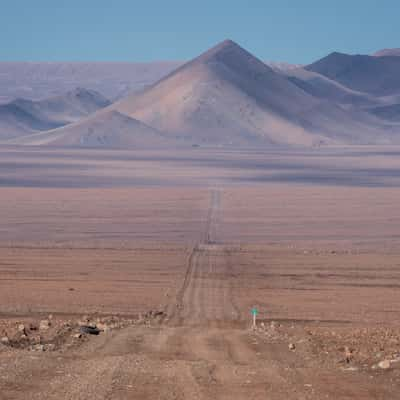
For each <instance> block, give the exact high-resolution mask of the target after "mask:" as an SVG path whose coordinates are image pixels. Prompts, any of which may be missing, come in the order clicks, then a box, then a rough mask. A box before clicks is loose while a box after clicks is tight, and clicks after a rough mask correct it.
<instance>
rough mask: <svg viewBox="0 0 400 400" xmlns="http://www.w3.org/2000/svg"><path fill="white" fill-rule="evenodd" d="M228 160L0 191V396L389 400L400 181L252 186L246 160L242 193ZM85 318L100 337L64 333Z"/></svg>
mask: <svg viewBox="0 0 400 400" xmlns="http://www.w3.org/2000/svg"><path fill="white" fill-rule="evenodd" d="M78 153H79V152H78ZM90 154H91V155H92V156H93V154H96V153H90ZM97 154H98V153H97ZM374 154H375V153H374ZM29 156H30V157H32V158H33V159H35V157H37V155H35V154H34V152H32V153H31V154H30V155H29ZM56 156H57V154H55V153H48V154H47V155H46V154H45V155H43V154H41V155H40V157H41V159H42V160H44V161H43V162H44V163H46V161H45V160H46V157H47V159H49V158H50V157H56ZM69 156H70V157H77V158H79V157H78V155H77V153H75V152H74V151H71V152H70V153H69ZM119 156H121V154H119ZM62 157H66V155H65V154H64V156H61V158H62ZM111 157H114V155H111ZM258 157H259V158H262V157H261V156H260V155H259V156H258ZM276 157H277V158H278V156H277V155H276ZM287 157H289V155H287ZM298 157H299V156H298ZM357 157H358V156H356V155H354V154H352V155H349V156H348V157H347V158H346V160H347V162H348V163H349V164H350V162H353V161H349V160H354V159H357ZM375 157H377V158H379V160H380V162H381V157H382V156H380V155H376V154H375V155H372V154H371V155H370V157H368V159H367V158H366V157H362V159H363V160H367V161H365V162H367V163H368V164H372V165H373V163H374V161H371V159H374V158H375ZM178 158H179V157H178ZM200 158H201V157H200ZM210 158H214V164H213V165H214V166H211V162H210V161H209V159H210ZM234 158H235V157H234V155H232V154H230V155H225V156H221V154H219V155H216V154H213V155H211V156H209V158H208V159H207V161H204V167H202V166H199V165H196V166H193V165H192V164H191V163H190V162H187V168H186V170H185V174H186V176H192V178H191V182H192V183H193V184H192V185H187V184H183V183H184V180H180V179H181V178H180V177H179V176H178V177H175V178H174V179H175V184H173V185H171V182H170V181H168V184H167V183H159V184H153V185H152V186H148V185H147V186H142V185H133V184H132V183H130V184H127V183H126V184H125V187H107V188H102V187H98V185H94V187H91V188H87V189H82V188H79V187H76V186H77V185H74V187H70V188H65V187H64V188H54V187H41V185H38V184H37V183H36V184H35V185H33V186H32V185H31V186H30V187H23V185H21V184H20V183H19V184H18V185H15V186H17V187H9V186H8V187H5V186H3V187H1V188H0V193H1V196H0V205H1V207H0V210H1V211H0V213H1V221H2V224H1V234H0V247H1V248H0V312H1V318H0V336H2V337H4V336H5V335H6V336H7V337H8V338H9V342H8V343H2V344H0V398H1V399H2V400H3V399H26V398H31V399H56V398H57V399H60V398H62V399H87V398H94V399H244V398H246V399H248V398H252V399H265V398H268V399H318V400H319V399H325V398H335V399H396V398H397V393H398V391H399V388H400V349H399V347H400V331H399V329H398V322H399V320H400V309H399V308H398V304H399V301H400V292H399V290H398V289H399V285H400V269H399V268H400V261H399V260H400V254H399V252H398V247H397V234H398V232H397V231H396V222H397V219H398V214H397V208H398V207H397V199H398V196H397V194H398V190H399V189H398V187H397V186H396V185H395V184H393V183H392V184H391V185H387V184H385V183H384V179H383V180H382V182H381V183H382V184H380V185H376V184H374V185H368V186H363V185H357V184H355V183H354V184H353V185H352V186H346V187H345V186H344V185H343V184H335V185H332V184H328V185H327V184H321V183H315V182H314V183H310V182H303V183H300V184H299V182H296V183H293V184H289V183H288V182H286V183H281V184H277V183H276V182H269V183H267V182H261V183H260V182H258V181H257V182H255V181H254V180H252V179H248V180H245V179H244V178H243V176H244V175H247V176H248V178H249V177H250V176H251V175H252V174H253V173H254V168H255V167H254V164H253V161H251V163H252V164H251V165H252V166H251V167H248V168H246V167H244V169H240V174H242V181H241V182H240V184H238V183H237V182H235V183H233V182H232V181H229V179H228V176H229V174H237V173H239V172H236V171H238V170H237V169H236V168H235V167H233V165H232V163H233V160H234ZM267 158H268V157H267ZM245 159H246V157H245V156H243V157H242V158H241V159H240V160H239V161H240V162H242V163H244V164H245V165H246V161H243V160H245ZM74 162H77V161H76V160H75V161H74ZM80 162H83V163H84V160H81V161H80ZM118 162H120V161H118ZM148 162H149V163H150V161H143V160H142V161H140V160H139V161H132V160H131V161H127V163H128V164H130V166H129V167H128V166H125V171H127V169H128V168H129V169H131V168H133V166H134V165H137V166H138V167H139V166H140V165H142V167H143V168H144V165H143V163H148ZM158 162H159V163H160V167H159V168H160V169H162V170H163V173H165V174H167V173H168V172H169V173H170V174H171V173H172V171H180V170H179V168H177V166H179V165H181V164H182V163H184V162H183V161H182V158H181V160H179V159H174V160H172V161H171V160H169V161H166V160H159V161H158ZM265 162H267V161H265V160H264V163H265ZM269 162H271V160H269ZM331 162H332V161H331V159H329V158H328V161H326V164H325V167H326V170H328V169H329V168H328V167H327V165H328V164H329V163H331ZM395 162H396V161H391V157H390V156H388V157H387V163H395ZM98 163H99V161H95V164H96V165H98ZM112 163H113V166H110V170H111V172H110V173H113V171H114V170H113V168H114V167H115V165H116V163H117V161H112ZM135 163H137V164H135ZM197 163H198V164H199V163H200V164H201V162H200V161H199V160H197ZM217 163H221V166H220V167H216V166H215V165H216V164H217ZM22 164H23V162H21V165H22ZM33 164H34V166H33V167H32V171H35V169H37V168H38V166H37V161H36V162H34V163H33ZM154 165H156V164H153V166H154ZM162 165H164V168H162V167H161V166H162ZM362 167H365V165H364V166H362ZM386 167H387V165H386ZM96 168H98V167H97V166H96ZM358 168H359V170H360V168H361V167H360V166H359V167H358ZM365 168H366V167H365ZM392 168H397V167H396V166H394V165H392ZM61 169H62V168H61ZM155 169H157V167H155ZM201 169H203V172H204V175H203V176H201V178H198V180H196V179H197V178H195V176H196V174H199V173H200V172H199V171H200V170H201ZM259 169H260V168H258V170H259ZM261 169H262V171H263V174H273V170H271V169H268V167H266V166H265V164H264V167H263V168H261ZM310 169H312V168H311V167H310ZM354 170H355V172H354V177H355V178H354V181H355V182H357V179H358V178H357V176H359V173H360V171H359V170H357V168H356V167H354ZM2 171H3V172H1V171H0V176H1V174H3V176H4V174H10V173H11V172H6V171H5V170H2ZM139 171H140V169H139V168H138V170H137V177H136V178H142V176H141V175H140V172H139ZM212 171H214V176H215V175H219V177H220V178H219V179H220V184H219V185H216V184H215V181H214V180H213V179H212V175H211V172H212ZM92 172H93V171H92ZM114 172H115V171H114ZM12 173H14V172H12ZM46 173H49V172H48V170H46V172H45V173H44V174H46ZM63 173H64V174H65V176H66V179H71V175H69V173H70V170H68V169H67V170H66V171H64V172H63ZM90 173H91V172H90ZM90 173H89V174H88V175H90ZM153 173H156V171H155V170H153ZM181 173H182V172H181ZM34 174H35V172H33V175H34ZM52 174H53V176H56V175H58V174H61V171H60V169H57V168H55V169H54V170H53V171H52ZM357 174H358V175H357ZM221 175H224V178H223V179H222V178H221ZM390 175H391V177H392V178H390V179H393V174H390ZM36 176H37V177H40V174H39V175H36ZM86 176H87V175H86ZM17 178H18V179H21V176H19V177H18V176H17ZM25 178H26V176H25ZM28 178H29V176H28ZM74 179H75V181H76V182H77V181H79V179H78V178H76V177H75V178H74ZM84 179H86V177H85V175H84V178H83V180H84ZM206 179H209V181H210V184H209V185H207V186H205V185H204V184H203V182H204V180H206ZM16 182H17V181H16ZM179 182H180V183H181V184H179V185H178V184H177V183H179ZM117 186H119V185H117ZM252 227H253V229H252ZM252 307H257V309H258V310H259V315H258V326H257V329H256V330H252V329H251V316H250V309H251V308H252ZM149 311H152V313H149ZM155 312H156V313H157V315H159V316H157V317H155V315H156V314H155ZM49 313H51V314H52V318H51V319H50V321H51V328H49V330H45V331H41V330H40V329H39V331H38V330H37V326H38V325H39V323H40V321H41V320H43V319H45V320H49V316H48V314H49ZM84 314H86V315H89V317H90V319H92V320H93V321H95V322H96V321H97V322H96V323H97V325H98V326H99V327H100V326H101V327H103V328H104V329H103V330H104V331H102V332H101V333H100V335H98V336H87V335H83V337H79V338H78V337H75V336H76V335H77V334H78V333H77V332H79V323H80V321H82V320H86V317H84ZM112 317H114V319H112ZM117 320H118V321H119V322H118V323H116V322H115V321H117ZM110 321H111V322H110ZM113 321H114V322H113ZM21 324H23V325H24V328H25V331H24V332H22V331H20V328H19V326H20V325H21ZM32 327H33V329H31V328H32ZM106 328H107V329H106ZM37 345H39V346H40V345H44V346H47V347H45V348H44V349H43V350H40V351H38V350H37V347H35V346H37ZM384 360H386V361H387V363H388V364H389V367H388V369H383V368H381V367H379V366H378V364H379V363H380V362H382V361H384Z"/></svg>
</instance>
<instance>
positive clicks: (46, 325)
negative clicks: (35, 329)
mask: <svg viewBox="0 0 400 400" xmlns="http://www.w3.org/2000/svg"><path fill="white" fill-rule="evenodd" d="M50 326H51V323H50V321H49V320H48V319H44V320H42V321H40V324H39V329H40V330H41V331H46V330H47V329H49V328H50Z"/></svg>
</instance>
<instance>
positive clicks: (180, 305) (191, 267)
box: [169, 189, 240, 326]
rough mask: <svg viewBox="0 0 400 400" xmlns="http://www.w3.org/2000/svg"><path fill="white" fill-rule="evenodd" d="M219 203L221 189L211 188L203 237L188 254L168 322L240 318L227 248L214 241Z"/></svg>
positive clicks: (206, 322)
mask: <svg viewBox="0 0 400 400" xmlns="http://www.w3.org/2000/svg"><path fill="white" fill-rule="evenodd" d="M220 206H221V190H220V189H212V190H211V192H210V204H209V208H208V212H207V217H206V222H205V230H204V234H203V235H202V236H203V240H202V241H201V242H200V243H198V244H197V245H196V246H195V247H194V249H193V250H192V252H191V254H190V256H189V259H188V267H187V270H186V274H185V278H184V280H183V284H182V287H181V289H180V291H179V292H178V295H177V299H176V303H175V307H172V308H170V310H171V316H170V319H169V324H170V325H178V326H182V325H184V326H186V325H191V326H193V325H199V326H207V325H221V324H225V323H228V324H230V323H232V322H235V321H238V320H239V317H240V313H239V311H238V309H237V308H236V306H235V305H234V300H233V294H232V287H231V281H230V279H229V276H230V269H231V265H230V263H229V261H230V260H229V258H228V257H227V252H228V251H229V249H227V248H225V246H224V245H223V244H219V243H218V241H217V226H218V210H219V208H220Z"/></svg>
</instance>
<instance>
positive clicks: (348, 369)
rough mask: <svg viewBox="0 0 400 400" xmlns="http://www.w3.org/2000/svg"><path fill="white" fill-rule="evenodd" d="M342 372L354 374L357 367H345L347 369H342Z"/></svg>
mask: <svg viewBox="0 0 400 400" xmlns="http://www.w3.org/2000/svg"><path fill="white" fill-rule="evenodd" d="M342 371H348V372H355V371H358V368H357V367H347V368H342Z"/></svg>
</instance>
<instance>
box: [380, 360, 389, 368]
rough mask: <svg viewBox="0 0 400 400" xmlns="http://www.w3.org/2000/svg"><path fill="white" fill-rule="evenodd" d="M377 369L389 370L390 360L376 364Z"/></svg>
mask: <svg viewBox="0 0 400 400" xmlns="http://www.w3.org/2000/svg"><path fill="white" fill-rule="evenodd" d="M378 367H379V368H380V369H389V368H390V360H383V361H381V362H380V363H378Z"/></svg>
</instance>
